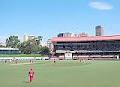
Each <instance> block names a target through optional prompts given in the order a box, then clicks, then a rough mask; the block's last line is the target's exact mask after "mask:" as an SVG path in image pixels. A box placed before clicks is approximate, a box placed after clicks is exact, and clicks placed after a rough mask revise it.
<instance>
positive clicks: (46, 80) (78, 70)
mask: <svg viewBox="0 0 120 87" xmlns="http://www.w3.org/2000/svg"><path fill="white" fill-rule="evenodd" d="M30 67H33V69H34V71H35V78H34V81H33V82H32V84H30V83H28V70H29V68H30ZM0 87H120V61H91V62H86V63H80V62H79V61H59V62H56V63H55V64H54V63H53V62H51V61H40V62H37V63H35V64H32V65H28V64H23V65H11V64H9V63H8V64H4V63H1V64H0Z"/></svg>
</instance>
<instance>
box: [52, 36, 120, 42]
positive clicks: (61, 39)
mask: <svg viewBox="0 0 120 87" xmlns="http://www.w3.org/2000/svg"><path fill="white" fill-rule="evenodd" d="M109 40H120V35H112V36H87V37H53V38H52V39H51V41H52V42H78V41H83V42H84V41H109Z"/></svg>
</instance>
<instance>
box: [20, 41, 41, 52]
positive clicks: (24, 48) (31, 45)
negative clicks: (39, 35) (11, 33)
mask: <svg viewBox="0 0 120 87" xmlns="http://www.w3.org/2000/svg"><path fill="white" fill-rule="evenodd" d="M40 47H41V46H40V45H38V43H37V41H36V39H32V40H28V41H26V42H23V43H21V45H20V47H19V49H20V51H21V52H22V53H24V54H31V53H38V52H39V49H40Z"/></svg>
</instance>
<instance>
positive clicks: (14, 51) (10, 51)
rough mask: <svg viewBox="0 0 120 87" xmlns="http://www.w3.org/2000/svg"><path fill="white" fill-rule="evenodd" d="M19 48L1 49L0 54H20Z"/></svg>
mask: <svg viewBox="0 0 120 87" xmlns="http://www.w3.org/2000/svg"><path fill="white" fill-rule="evenodd" d="M19 53H20V51H19V49H18V48H0V54H19Z"/></svg>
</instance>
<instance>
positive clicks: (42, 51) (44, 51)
mask: <svg viewBox="0 0 120 87" xmlns="http://www.w3.org/2000/svg"><path fill="white" fill-rule="evenodd" d="M40 54H42V55H49V54H50V50H49V48H48V47H46V46H43V47H41V48H40Z"/></svg>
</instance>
